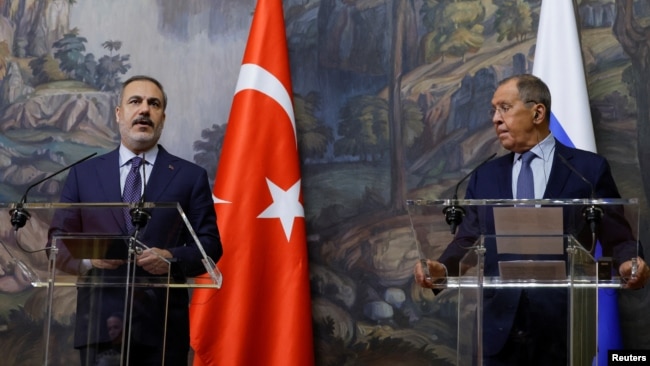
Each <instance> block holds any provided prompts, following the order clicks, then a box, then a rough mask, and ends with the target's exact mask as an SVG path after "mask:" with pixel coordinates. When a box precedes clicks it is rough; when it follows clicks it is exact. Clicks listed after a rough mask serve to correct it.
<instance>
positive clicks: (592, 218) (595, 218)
mask: <svg viewBox="0 0 650 366" xmlns="http://www.w3.org/2000/svg"><path fill="white" fill-rule="evenodd" d="M557 156H558V157H559V158H560V160H561V161H562V163H563V164H564V165H565V166H566V167H567V168H569V170H571V172H573V174H575V175H576V176H578V178H580V179H581V180H582V181H583V182H585V183H586V184H587V185H588V186H589V190H590V194H589V198H590V199H592V200H593V199H594V198H595V195H596V194H595V193H596V192H595V191H594V185H593V184H591V182H590V181H589V180H587V178H585V177H584V175H582V174H580V172H579V171H578V170H577V169H576V168H574V167H573V165H571V164H570V163H569V161H568V160H566V158H565V157H564V156H562V154H557ZM582 215H583V216H584V217H585V220H586V221H587V223H588V224H589V229H590V230H591V234H592V236H595V235H596V225H597V224H598V223H599V222H600V219H601V218H602V216H603V209H602V208H600V207H598V206H596V205H594V204H591V205H590V206H588V207H585V208H584V209H583V210H582Z"/></svg>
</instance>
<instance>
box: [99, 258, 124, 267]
mask: <svg viewBox="0 0 650 366" xmlns="http://www.w3.org/2000/svg"><path fill="white" fill-rule="evenodd" d="M90 263H91V264H92V265H93V267H94V268H101V269H115V268H117V267H119V266H121V265H123V264H124V263H126V262H125V261H124V260H123V259H91V260H90Z"/></svg>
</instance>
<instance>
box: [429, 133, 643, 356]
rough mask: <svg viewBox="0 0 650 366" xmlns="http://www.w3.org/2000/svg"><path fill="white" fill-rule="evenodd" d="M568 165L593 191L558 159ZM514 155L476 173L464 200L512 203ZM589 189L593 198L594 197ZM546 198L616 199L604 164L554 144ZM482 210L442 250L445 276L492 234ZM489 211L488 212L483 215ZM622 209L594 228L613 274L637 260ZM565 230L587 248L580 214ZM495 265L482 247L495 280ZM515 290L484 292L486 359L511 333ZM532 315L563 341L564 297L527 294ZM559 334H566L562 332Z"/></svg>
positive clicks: (568, 219)
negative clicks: (541, 315) (482, 236)
mask: <svg viewBox="0 0 650 366" xmlns="http://www.w3.org/2000/svg"><path fill="white" fill-rule="evenodd" d="M559 155H561V156H562V157H564V158H565V159H566V161H567V162H568V164H570V165H571V166H572V167H573V168H574V169H575V170H577V172H579V173H580V174H581V175H582V176H583V177H584V178H585V179H586V180H588V181H589V182H590V183H591V186H590V185H589V184H588V183H587V182H585V181H584V180H583V178H581V177H580V176H578V175H577V174H576V173H575V172H573V171H572V170H571V169H570V168H569V167H568V166H567V164H565V163H564V162H563V161H562V160H561V158H560V157H559ZM513 159H514V153H510V154H507V155H505V156H502V157H499V158H497V159H495V160H493V161H490V162H488V163H486V164H485V165H483V166H482V167H480V168H478V169H477V170H476V172H475V173H474V174H473V175H472V177H471V178H470V181H469V183H468V187H467V192H466V196H465V198H466V199H512V198H513V196H512V165H513ZM592 187H593V192H592ZM544 198H563V199H569V198H620V194H619V192H618V189H617V187H616V183H615V182H614V179H613V177H612V174H611V171H610V167H609V164H608V163H607V161H606V159H605V158H603V157H601V156H599V155H597V154H594V153H591V152H587V151H583V150H578V149H573V148H570V147H567V146H565V145H562V144H561V143H560V142H558V141H556V145H555V155H554V159H553V164H552V168H551V172H550V175H549V177H548V183H547V186H546V191H545V193H544ZM481 210H485V208H480V209H479V208H476V207H474V208H470V209H469V210H467V214H466V217H465V219H464V220H463V222H462V224H461V225H460V227H459V229H458V233H457V234H456V236H455V238H454V240H453V241H452V242H451V243H450V244H449V245H448V247H447V248H446V249H445V251H444V252H443V254H442V255H441V257H440V258H439V261H440V262H442V263H443V264H445V265H446V266H447V269H448V271H449V275H451V276H457V275H458V274H459V266H458V263H459V261H460V260H461V259H462V258H463V256H464V255H465V254H466V252H467V249H466V248H469V247H471V246H472V245H473V244H474V242H475V241H476V239H477V238H478V236H479V235H480V234H482V233H486V232H487V233H494V222H493V221H492V214H491V212H488V213H486V212H482V211H481ZM487 210H489V209H487ZM620 210H621V208H620V207H619V208H613V207H612V208H608V209H607V211H606V212H605V214H604V215H603V217H602V221H601V222H600V223H599V225H598V226H597V230H596V235H597V238H598V239H599V241H600V242H601V244H602V245H603V254H604V255H607V256H612V257H613V259H614V265H615V267H614V268H618V265H619V264H620V263H622V262H624V261H626V260H628V259H630V258H632V257H634V256H636V255H637V245H636V244H637V242H636V240H635V237H634V235H633V233H632V232H631V230H630V228H629V226H628V224H627V222H626V220H625V218H624V217H623V215H622V212H620ZM564 229H565V233H566V234H573V235H574V236H575V237H576V238H577V239H578V241H580V242H581V243H582V244H583V246H584V247H586V248H590V246H591V244H590V243H591V231H590V229H589V227H588V225H586V222H585V220H584V218H583V217H582V210H581V209H579V208H576V207H572V208H565V210H564ZM498 260H499V258H498V257H497V254H496V247H495V244H494V242H493V241H486V255H485V274H486V275H497V274H498ZM520 294H521V290H518V289H500V290H495V289H486V290H485V292H484V318H483V319H484V323H483V326H484V332H483V347H484V354H486V355H493V354H496V353H498V352H499V351H500V350H501V349H502V348H503V346H504V344H505V342H506V340H507V337H508V335H509V333H510V330H511V328H512V324H513V320H514V317H515V312H516V310H517V306H518V304H519V300H520ZM527 296H528V297H529V298H530V303H531V304H532V306H533V307H534V308H535V309H539V310H541V309H544V311H546V317H545V319H548V320H549V321H548V323H547V325H548V326H553V325H555V326H556V327H557V328H558V332H559V334H558V336H559V337H562V336H565V335H566V321H567V316H566V310H567V293H566V290H563V289H548V290H546V289H545V290H539V291H537V290H536V291H528V294H527ZM562 329H563V330H564V332H562Z"/></svg>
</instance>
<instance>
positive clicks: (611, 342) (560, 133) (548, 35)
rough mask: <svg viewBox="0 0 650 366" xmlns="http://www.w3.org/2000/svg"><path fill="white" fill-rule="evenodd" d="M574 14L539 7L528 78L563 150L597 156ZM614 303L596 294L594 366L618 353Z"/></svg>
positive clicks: (568, 8) (568, 5)
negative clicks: (541, 96) (540, 90)
mask: <svg viewBox="0 0 650 366" xmlns="http://www.w3.org/2000/svg"><path fill="white" fill-rule="evenodd" d="M575 10H576V9H575V5H574V1H567V0H562V1H548V0H544V1H542V5H541V11H540V16H539V28H538V29H537V45H536V47H535V62H534V64H533V74H534V75H535V76H537V77H539V78H541V79H542V80H543V81H544V82H546V84H547V85H548V87H549V89H550V91H551V96H552V103H551V126H550V127H551V132H552V133H553V135H554V136H555V137H556V138H557V139H558V140H559V141H560V142H562V143H563V144H565V145H568V146H572V147H576V148H578V149H582V150H587V151H592V152H596V141H595V138H594V130H593V123H592V119H591V112H590V109H589V96H588V94H587V83H586V79H585V71H584V63H583V59H582V51H581V46H580V38H579V32H578V25H577V21H576V20H577V18H576V11H575ZM600 249H601V248H600V245H598V246H597V249H596V257H599V256H600V255H601V251H600ZM617 301H618V300H617V294H616V292H615V291H607V290H604V289H601V290H599V291H598V309H597V312H598V334H597V337H598V338H597V343H598V351H597V352H598V354H597V355H596V356H595V357H594V360H593V361H594V364H595V365H607V350H608V349H622V348H623V347H622V338H621V330H620V324H619V319H618V302H617Z"/></svg>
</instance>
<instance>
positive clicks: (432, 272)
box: [413, 259, 447, 288]
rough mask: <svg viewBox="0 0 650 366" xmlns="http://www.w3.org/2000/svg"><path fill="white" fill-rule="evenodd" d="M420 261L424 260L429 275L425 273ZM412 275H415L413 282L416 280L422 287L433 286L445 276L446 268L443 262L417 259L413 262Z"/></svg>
mask: <svg viewBox="0 0 650 366" xmlns="http://www.w3.org/2000/svg"><path fill="white" fill-rule="evenodd" d="M422 262H426V264H427V267H428V269H429V276H427V275H426V274H425V270H424V268H423V265H422ZM413 275H414V276H415V282H417V283H418V285H420V286H422V287H424V288H433V286H434V284H435V283H436V282H439V280H443V279H445V278H446V277H447V268H446V267H445V265H444V264H442V263H440V262H438V261H432V260H429V259H426V260H425V261H418V262H417V263H416V264H415V268H414V269H413Z"/></svg>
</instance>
